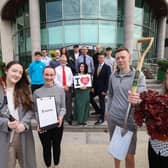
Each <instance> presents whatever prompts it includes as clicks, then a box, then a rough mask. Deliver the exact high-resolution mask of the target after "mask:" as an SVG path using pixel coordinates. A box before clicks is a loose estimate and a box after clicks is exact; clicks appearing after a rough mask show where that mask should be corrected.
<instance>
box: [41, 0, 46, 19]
mask: <svg viewBox="0 0 168 168" xmlns="http://www.w3.org/2000/svg"><path fill="white" fill-rule="evenodd" d="M40 21H41V22H45V21H46V0H40Z"/></svg>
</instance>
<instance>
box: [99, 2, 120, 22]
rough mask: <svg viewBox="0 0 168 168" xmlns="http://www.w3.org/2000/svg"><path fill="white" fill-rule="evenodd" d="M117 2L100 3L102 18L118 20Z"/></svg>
mask: <svg viewBox="0 0 168 168" xmlns="http://www.w3.org/2000/svg"><path fill="white" fill-rule="evenodd" d="M117 5H118V3H117V1H112V0H103V1H100V10H101V11H100V16H101V17H104V18H110V19H117V13H118V12H117V9H118V7H117Z"/></svg>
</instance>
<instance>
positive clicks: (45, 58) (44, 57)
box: [41, 49, 51, 66]
mask: <svg viewBox="0 0 168 168" xmlns="http://www.w3.org/2000/svg"><path fill="white" fill-rule="evenodd" d="M41 54H42V57H41V61H42V62H44V63H45V65H46V66H48V65H49V63H50V61H51V57H50V56H49V55H48V52H47V49H42V51H41Z"/></svg>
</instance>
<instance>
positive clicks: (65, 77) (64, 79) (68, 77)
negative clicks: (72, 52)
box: [54, 55, 73, 125]
mask: <svg viewBox="0 0 168 168" xmlns="http://www.w3.org/2000/svg"><path fill="white" fill-rule="evenodd" d="M66 64H67V58H66V56H65V55H62V56H61V57H60V65H59V66H58V67H56V68H55V71H56V75H55V80H54V81H55V84H56V85H57V86H59V87H62V88H64V90H65V95H66V100H65V103H66V115H65V119H66V121H67V122H68V123H69V124H70V125H72V84H73V74H72V71H71V69H70V68H69V67H68V66H67V65H66Z"/></svg>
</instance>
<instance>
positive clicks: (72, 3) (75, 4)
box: [63, 0, 80, 19]
mask: <svg viewBox="0 0 168 168" xmlns="http://www.w3.org/2000/svg"><path fill="white" fill-rule="evenodd" d="M63 11H64V14H63V16H64V18H65V19H67V18H68V19H69V18H80V0H63Z"/></svg>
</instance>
